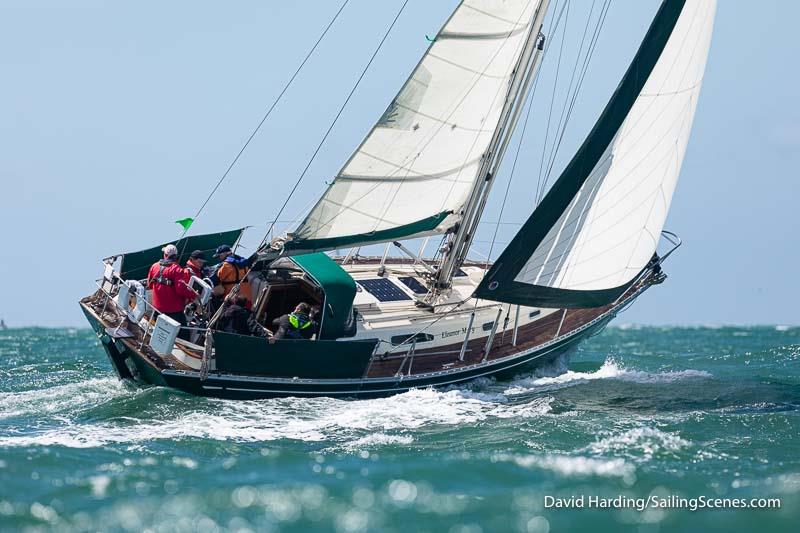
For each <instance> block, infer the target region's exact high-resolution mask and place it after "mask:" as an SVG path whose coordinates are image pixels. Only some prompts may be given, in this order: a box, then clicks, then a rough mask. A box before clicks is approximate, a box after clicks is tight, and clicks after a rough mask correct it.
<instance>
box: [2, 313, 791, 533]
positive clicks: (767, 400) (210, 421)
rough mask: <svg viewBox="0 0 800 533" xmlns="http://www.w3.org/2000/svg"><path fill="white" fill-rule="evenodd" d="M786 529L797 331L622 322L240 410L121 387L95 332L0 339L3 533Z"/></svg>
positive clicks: (39, 332)
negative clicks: (541, 347) (390, 391)
mask: <svg viewBox="0 0 800 533" xmlns="http://www.w3.org/2000/svg"><path fill="white" fill-rule="evenodd" d="M570 497H573V498H574V500H573V502H575V505H580V503H581V497H582V498H583V500H582V501H583V507H577V508H575V507H573V508H568V509H565V508H556V507H555V506H554V502H556V501H562V502H568V501H569V498H570ZM650 497H653V498H654V499H655V501H661V502H668V501H676V502H678V503H676V504H675V505H685V506H689V508H676V507H675V506H672V507H668V506H666V504H664V503H662V504H661V505H659V506H653V505H651V506H649V507H643V508H642V509H638V508H636V506H637V505H639V503H638V501H639V500H640V499H646V498H650ZM556 498H560V500H556ZM591 498H594V499H595V504H594V505H595V507H592V508H589V506H590V505H591V504H590V499H591ZM615 498H616V500H614V499H615ZM670 498H673V499H670ZM674 498H683V502H682V503H681V501H680V500H675V499H674ZM712 498H719V499H726V498H727V499H728V500H727V501H732V500H731V499H743V500H747V501H749V500H750V499H751V498H776V499H779V501H780V508H779V509H732V508H723V509H708V508H703V507H699V508H698V506H699V505H702V504H701V503H699V502H701V501H708V500H709V499H712ZM548 499H549V501H548ZM601 501H607V502H610V505H611V506H612V507H611V508H597V507H596V505H599V504H600V503H599V502H601ZM721 501H722V500H721ZM692 502H694V506H695V510H692V509H691V506H692ZM728 505H730V504H728ZM798 524H800V328H788V327H781V326H778V327H751V328H739V327H736V328H734V327H723V328H654V327H642V328H639V327H616V328H609V329H607V330H606V331H605V332H603V333H602V334H601V335H599V336H597V337H595V338H593V339H591V340H590V341H589V342H587V343H585V344H584V345H583V346H582V347H581V348H580V349H579V351H578V352H577V353H575V354H574V355H573V356H572V357H571V359H570V360H569V361H566V360H561V361H558V362H557V363H556V364H554V365H553V366H551V367H549V368H546V369H543V370H542V371H540V372H537V373H536V374H529V375H523V376H519V377H518V378H517V379H514V380H512V381H507V382H495V381H491V380H483V381H479V382H475V383H471V384H469V385H467V386H462V387H457V388H451V389H447V390H414V391H411V392H408V393H406V394H401V395H398V396H394V397H390V398H384V399H377V400H359V401H345V400H332V399H324V398H321V399H295V398H288V399H273V400H261V401H248V402H234V401H226V400H216V399H205V398H195V397H191V396H188V395H185V394H182V393H179V392H175V391H172V390H168V389H163V388H155V387H151V388H146V389H136V388H129V387H127V386H125V385H124V384H122V383H120V382H118V381H117V380H116V378H115V376H114V375H113V373H112V369H111V367H110V365H109V363H108V362H107V360H106V358H105V355H104V353H103V351H102V349H101V347H100V344H99V342H98V341H97V340H96V338H95V337H94V335H93V334H92V333H91V332H90V331H89V330H72V329H19V330H8V331H3V332H0V530H2V531H7V530H8V531H16V530H23V531H24V530H30V531H38V530H55V531H73V530H74V531H144V530H149V531H203V532H206V531H243V532H244V531H308V530H310V529H312V528H314V529H318V530H324V531H339V532H358V531H437V532H438V531H449V532H481V531H484V532H489V531H522V532H547V531H563V530H566V529H572V530H585V531H589V530H591V531H628V530H631V531H675V530H681V531H707V530H716V531H751V530H753V529H756V528H758V529H759V530H761V531H796V530H797V527H798Z"/></svg>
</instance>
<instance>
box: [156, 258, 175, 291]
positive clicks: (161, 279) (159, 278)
mask: <svg viewBox="0 0 800 533" xmlns="http://www.w3.org/2000/svg"><path fill="white" fill-rule="evenodd" d="M172 264H174V262H173V261H164V260H163V259H162V260H161V261H159V262H158V274H156V275H155V277H153V278H150V283H151V284H153V283H158V284H160V285H166V286H167V287H170V286H171V285H172V280H171V279H170V278H168V277H166V276H165V275H164V270H166V269H167V267H168V266H170V265H172Z"/></svg>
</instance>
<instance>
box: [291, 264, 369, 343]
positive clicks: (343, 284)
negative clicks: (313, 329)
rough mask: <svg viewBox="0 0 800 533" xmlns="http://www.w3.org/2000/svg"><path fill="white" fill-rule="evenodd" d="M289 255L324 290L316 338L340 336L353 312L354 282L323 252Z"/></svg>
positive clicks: (342, 334) (343, 332)
mask: <svg viewBox="0 0 800 533" xmlns="http://www.w3.org/2000/svg"><path fill="white" fill-rule="evenodd" d="M291 259H292V261H294V262H295V263H296V264H297V266H299V267H300V268H301V269H303V270H304V271H305V272H306V273H307V274H308V275H309V276H311V278H313V279H314V281H316V282H317V283H318V284H319V286H320V287H322V290H323V291H324V292H325V309H324V313H323V315H322V324H321V326H322V329H321V331H320V334H319V338H320V339H336V338H339V337H342V336H344V335H345V332H346V330H347V325H348V324H349V323H350V320H351V316H352V314H353V299H354V298H355V297H356V282H355V281H353V278H351V277H350V274H348V273H347V272H345V271H344V269H342V267H340V266H339V264H338V263H336V262H335V261H334V260H333V259H331V258H330V257H328V256H327V255H325V254H323V253H315V254H304V255H295V256H292V257H291Z"/></svg>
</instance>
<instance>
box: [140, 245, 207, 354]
mask: <svg viewBox="0 0 800 533" xmlns="http://www.w3.org/2000/svg"><path fill="white" fill-rule="evenodd" d="M161 251H162V252H164V257H163V259H161V260H160V261H158V262H157V263H154V264H153V266H151V267H150V272H149V273H148V274H147V287H148V288H149V289H152V291H153V307H155V308H156V310H157V311H158V312H159V313H162V314H164V315H167V316H168V317H170V318H171V319H173V320H175V321H176V322H178V323H179V324H180V325H181V326H186V324H187V322H186V315H185V314H184V312H183V309H184V308H185V307H186V304H187V303H189V302H191V301H192V300H194V299H195V298H197V293H196V292H195V291H193V290H192V289H191V288H189V285H188V282H189V272H188V271H187V270H186V269H185V268H183V267H182V266H180V265H179V264H178V249H177V248H176V247H175V245H174V244H168V245H166V246H165V247H164V248H162V250H161ZM179 337H181V338H182V339H188V338H189V332H188V331H187V330H185V329H183V328H181V331H180V334H179Z"/></svg>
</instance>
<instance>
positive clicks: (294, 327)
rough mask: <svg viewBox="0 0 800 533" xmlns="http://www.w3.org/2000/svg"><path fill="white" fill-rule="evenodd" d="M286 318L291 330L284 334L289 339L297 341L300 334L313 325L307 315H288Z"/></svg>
mask: <svg viewBox="0 0 800 533" xmlns="http://www.w3.org/2000/svg"><path fill="white" fill-rule="evenodd" d="M287 318H288V319H289V325H290V326H291V328H289V329H288V330H287V331H286V334H287V336H289V337H291V338H295V339H299V338H300V337H301V336H302V335H301V334H300V332H301V331H303V330H306V329H309V328H310V327H311V326H312V325H313V323H312V322H311V319H310V318H309V317H308V315H304V314H297V315H296V314H294V313H290V314H289V316H288V317H287Z"/></svg>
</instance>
